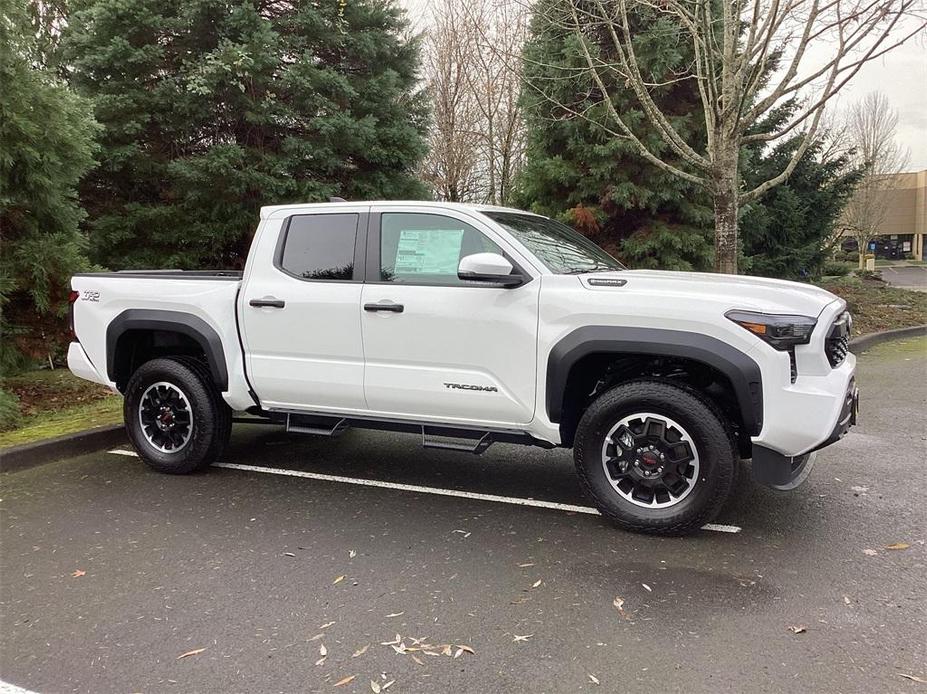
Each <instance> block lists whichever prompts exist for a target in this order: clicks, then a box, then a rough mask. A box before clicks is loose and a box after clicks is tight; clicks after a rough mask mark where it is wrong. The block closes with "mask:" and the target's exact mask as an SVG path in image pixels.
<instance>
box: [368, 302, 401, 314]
mask: <svg viewBox="0 0 927 694" xmlns="http://www.w3.org/2000/svg"><path fill="white" fill-rule="evenodd" d="M405 308H406V307H405V306H403V305H402V304H364V310H365V311H389V312H390V313H402V312H403V311H404V310H405Z"/></svg>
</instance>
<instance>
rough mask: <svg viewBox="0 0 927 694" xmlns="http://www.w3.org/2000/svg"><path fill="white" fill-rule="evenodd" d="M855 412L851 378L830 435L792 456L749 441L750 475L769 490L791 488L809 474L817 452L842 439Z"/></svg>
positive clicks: (856, 402)
mask: <svg viewBox="0 0 927 694" xmlns="http://www.w3.org/2000/svg"><path fill="white" fill-rule="evenodd" d="M858 415H859V388H857V387H856V379H855V378H851V379H850V384H849V386H848V387H847V391H846V394H845V395H844V399H843V405H842V407H841V409H840V414H839V416H838V417H837V422H836V424H834V427H833V429H832V430H831V433H830V435H829V436H828V437H827V438H826V439H824V441H822V442H821V443H820V444H818V445H817V446H815V448H814V449H813V450H811V451H809V452H807V453H803V454H802V455H795V456H788V455H783V454H782V453H779V452H778V451H774V450H773V449H771V448H767V447H766V446H763V445H761V444H753V478H754V479H755V480H756V481H757V482H759V483H760V484H764V485H766V486H767V487H772V488H773V489H778V490H781V491H789V490H792V489H795V488H796V487H798V486H799V485H800V484H801V483H802V482H804V481H805V480H806V479H807V478H808V475H809V474H811V469H812V468H813V467H814V462H815V458H816V457H817V452H818V451H819V450H821V449H822V448H824V447H826V446H829V445H831V444H832V443H836V442H837V441H839V440H840V439H842V438H843V437H844V436H845V435H846V433H847V432H848V431H849V430H850V427H851V426H853V425H855V424H856V420H857V417H858Z"/></svg>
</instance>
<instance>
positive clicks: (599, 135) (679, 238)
mask: <svg viewBox="0 0 927 694" xmlns="http://www.w3.org/2000/svg"><path fill="white" fill-rule="evenodd" d="M558 3H562V0H542V1H541V2H539V3H538V4H537V5H536V7H535V10H534V20H533V21H532V26H531V37H530V39H529V41H528V43H527V45H526V47H525V51H524V70H525V85H526V86H525V91H524V94H523V103H524V107H525V110H526V117H527V121H528V131H529V141H528V149H527V162H526V165H525V169H524V171H523V174H522V176H521V177H520V179H519V181H518V197H517V202H518V203H519V204H520V205H522V206H525V207H530V208H532V209H534V210H536V211H538V212H540V213H543V214H547V215H550V216H554V217H558V218H560V219H561V220H563V221H565V222H567V223H569V224H572V225H573V226H574V227H575V228H577V229H578V230H579V231H581V232H583V233H585V234H586V235H588V236H589V237H590V238H592V239H593V240H594V241H596V242H597V243H598V244H599V245H601V246H602V247H604V248H606V249H607V250H609V251H611V252H612V253H613V254H615V255H617V256H618V257H619V258H621V259H622V260H624V261H625V262H626V263H628V264H630V265H631V266H634V267H662V268H665V269H687V270H688V269H695V270H703V269H708V268H709V267H710V266H711V253H712V248H711V244H712V241H711V220H712V213H711V208H710V205H709V204H708V201H707V200H706V199H705V198H704V196H703V195H702V194H701V193H699V191H698V190H697V189H696V188H695V187H694V186H693V185H691V184H688V183H686V182H685V181H682V180H680V179H678V178H675V177H673V176H671V175H669V174H667V173H665V172H663V171H661V170H659V169H658V168H656V167H655V166H653V165H651V164H649V163H647V162H646V161H644V160H643V159H642V158H641V156H640V155H639V153H638V151H637V149H636V147H635V146H634V145H632V144H630V143H629V142H627V141H623V140H619V139H617V138H614V137H611V136H610V135H608V134H606V133H605V132H604V130H603V129H602V128H600V127H599V126H597V125H596V124H595V123H596V122H598V121H604V120H605V119H606V118H607V116H606V114H605V112H604V105H603V104H602V103H601V98H600V96H599V94H598V93H597V90H596V89H595V88H594V86H593V85H592V82H591V80H589V79H588V77H586V76H584V75H585V74H586V73H585V67H586V64H585V61H584V58H583V57H582V55H581V52H580V48H579V44H578V43H577V39H576V36H575V35H574V34H573V33H572V32H569V31H565V30H563V29H561V28H558V27H557V26H556V25H555V23H551V22H548V21H545V16H546V13H549V12H551V11H552V8H554V7H555V6H556V5H557V4H558ZM637 24H638V26H637V31H636V36H637V38H636V39H635V40H636V42H637V44H638V45H639V46H640V55H642V56H646V58H647V60H646V63H645V64H646V69H647V70H648V71H649V72H650V74H652V75H653V77H654V81H659V82H665V83H666V85H665V86H664V87H662V88H660V89H659V90H658V95H657V98H658V99H659V101H660V103H661V104H663V107H664V109H665V110H666V111H667V112H669V113H672V118H673V122H674V125H676V127H677V128H678V129H679V130H680V131H681V132H682V133H683V135H684V137H686V138H691V139H697V137H698V134H697V133H698V132H699V128H698V124H697V123H695V121H694V116H693V115H692V114H693V113H694V112H696V111H697V109H696V104H697V102H698V98H699V97H698V91H697V87H696V85H695V84H694V83H692V82H691V81H683V82H673V75H674V74H676V72H677V71H678V69H679V67H680V66H681V65H682V64H683V63H684V62H685V61H686V60H688V59H689V56H688V53H687V50H686V49H685V47H683V46H680V45H679V44H678V43H677V42H676V41H675V40H674V39H673V35H672V33H671V32H668V31H667V27H666V26H665V22H664V21H663V20H661V19H659V16H658V13H656V12H648V13H643V12H642V13H641V14H640V15H639V16H638V17H637ZM601 45H602V48H603V50H605V49H606V46H607V42H606V41H604V40H603V41H602V42H601ZM642 62H643V61H642ZM571 75H572V76H571ZM570 76H571V77H570ZM617 79H619V77H618V76H617V75H612V80H613V81H614V80H617ZM531 85H544V91H545V94H546V97H543V96H540V95H538V94H537V93H536V92H534V91H533V90H532V89H531ZM613 85H614V82H613V83H612V84H610V85H609V86H613ZM611 91H612V95H613V99H612V100H613V102H615V105H616V107H618V108H619V110H620V111H621V112H622V114H623V115H625V116H626V117H627V119H628V120H629V121H630V122H633V123H634V124H635V125H636V126H639V129H640V131H641V132H646V130H645V129H646V128H647V121H646V118H645V117H644V115H643V114H642V113H641V112H640V111H639V105H638V104H637V102H636V101H635V100H634V97H633V95H632V94H630V92H629V91H628V90H623V89H613V90H611ZM621 95H624V96H623V97H622V96H621ZM550 96H553V97H554V99H555V100H556V101H557V102H559V104H562V105H563V107H565V108H561V107H559V106H557V105H555V104H553V103H552V101H551V100H550V98H549V97H550ZM619 98H624V99H625V102H624V103H623V104H621V103H617V101H616V99H619ZM622 106H623V108H622ZM570 111H573V112H576V113H580V114H583V115H582V116H577V115H574V114H571V113H570ZM590 121H591V122H590ZM642 139H645V140H646V142H647V144H648V146H649V147H651V148H653V149H654V150H655V151H662V149H663V148H664V145H663V144H662V142H661V139H660V138H659V136H658V135H657V134H656V133H655V132H650V133H649V136H648V137H646V138H642ZM667 156H668V155H667Z"/></svg>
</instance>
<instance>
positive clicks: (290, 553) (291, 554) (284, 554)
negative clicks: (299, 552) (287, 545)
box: [283, 552, 296, 557]
mask: <svg viewBox="0 0 927 694" xmlns="http://www.w3.org/2000/svg"><path fill="white" fill-rule="evenodd" d="M283 556H285V557H295V556H296V555H295V554H293V553H292V552H284V553H283Z"/></svg>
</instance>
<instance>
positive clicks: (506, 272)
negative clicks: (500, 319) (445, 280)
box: [457, 253, 525, 287]
mask: <svg viewBox="0 0 927 694" xmlns="http://www.w3.org/2000/svg"><path fill="white" fill-rule="evenodd" d="M513 267H514V266H513V265H512V263H510V262H509V261H508V260H506V259H505V258H504V257H503V256H501V255H499V254H498V253H474V254H473V255H468V256H464V257H463V258H461V259H460V265H458V266H457V276H458V277H459V278H460V279H462V280H469V281H472V282H487V283H490V284H495V285H498V286H500V287H517V286H518V285H520V284H524V282H525V278H524V277H522V276H521V275H513V274H512V269H513Z"/></svg>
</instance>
